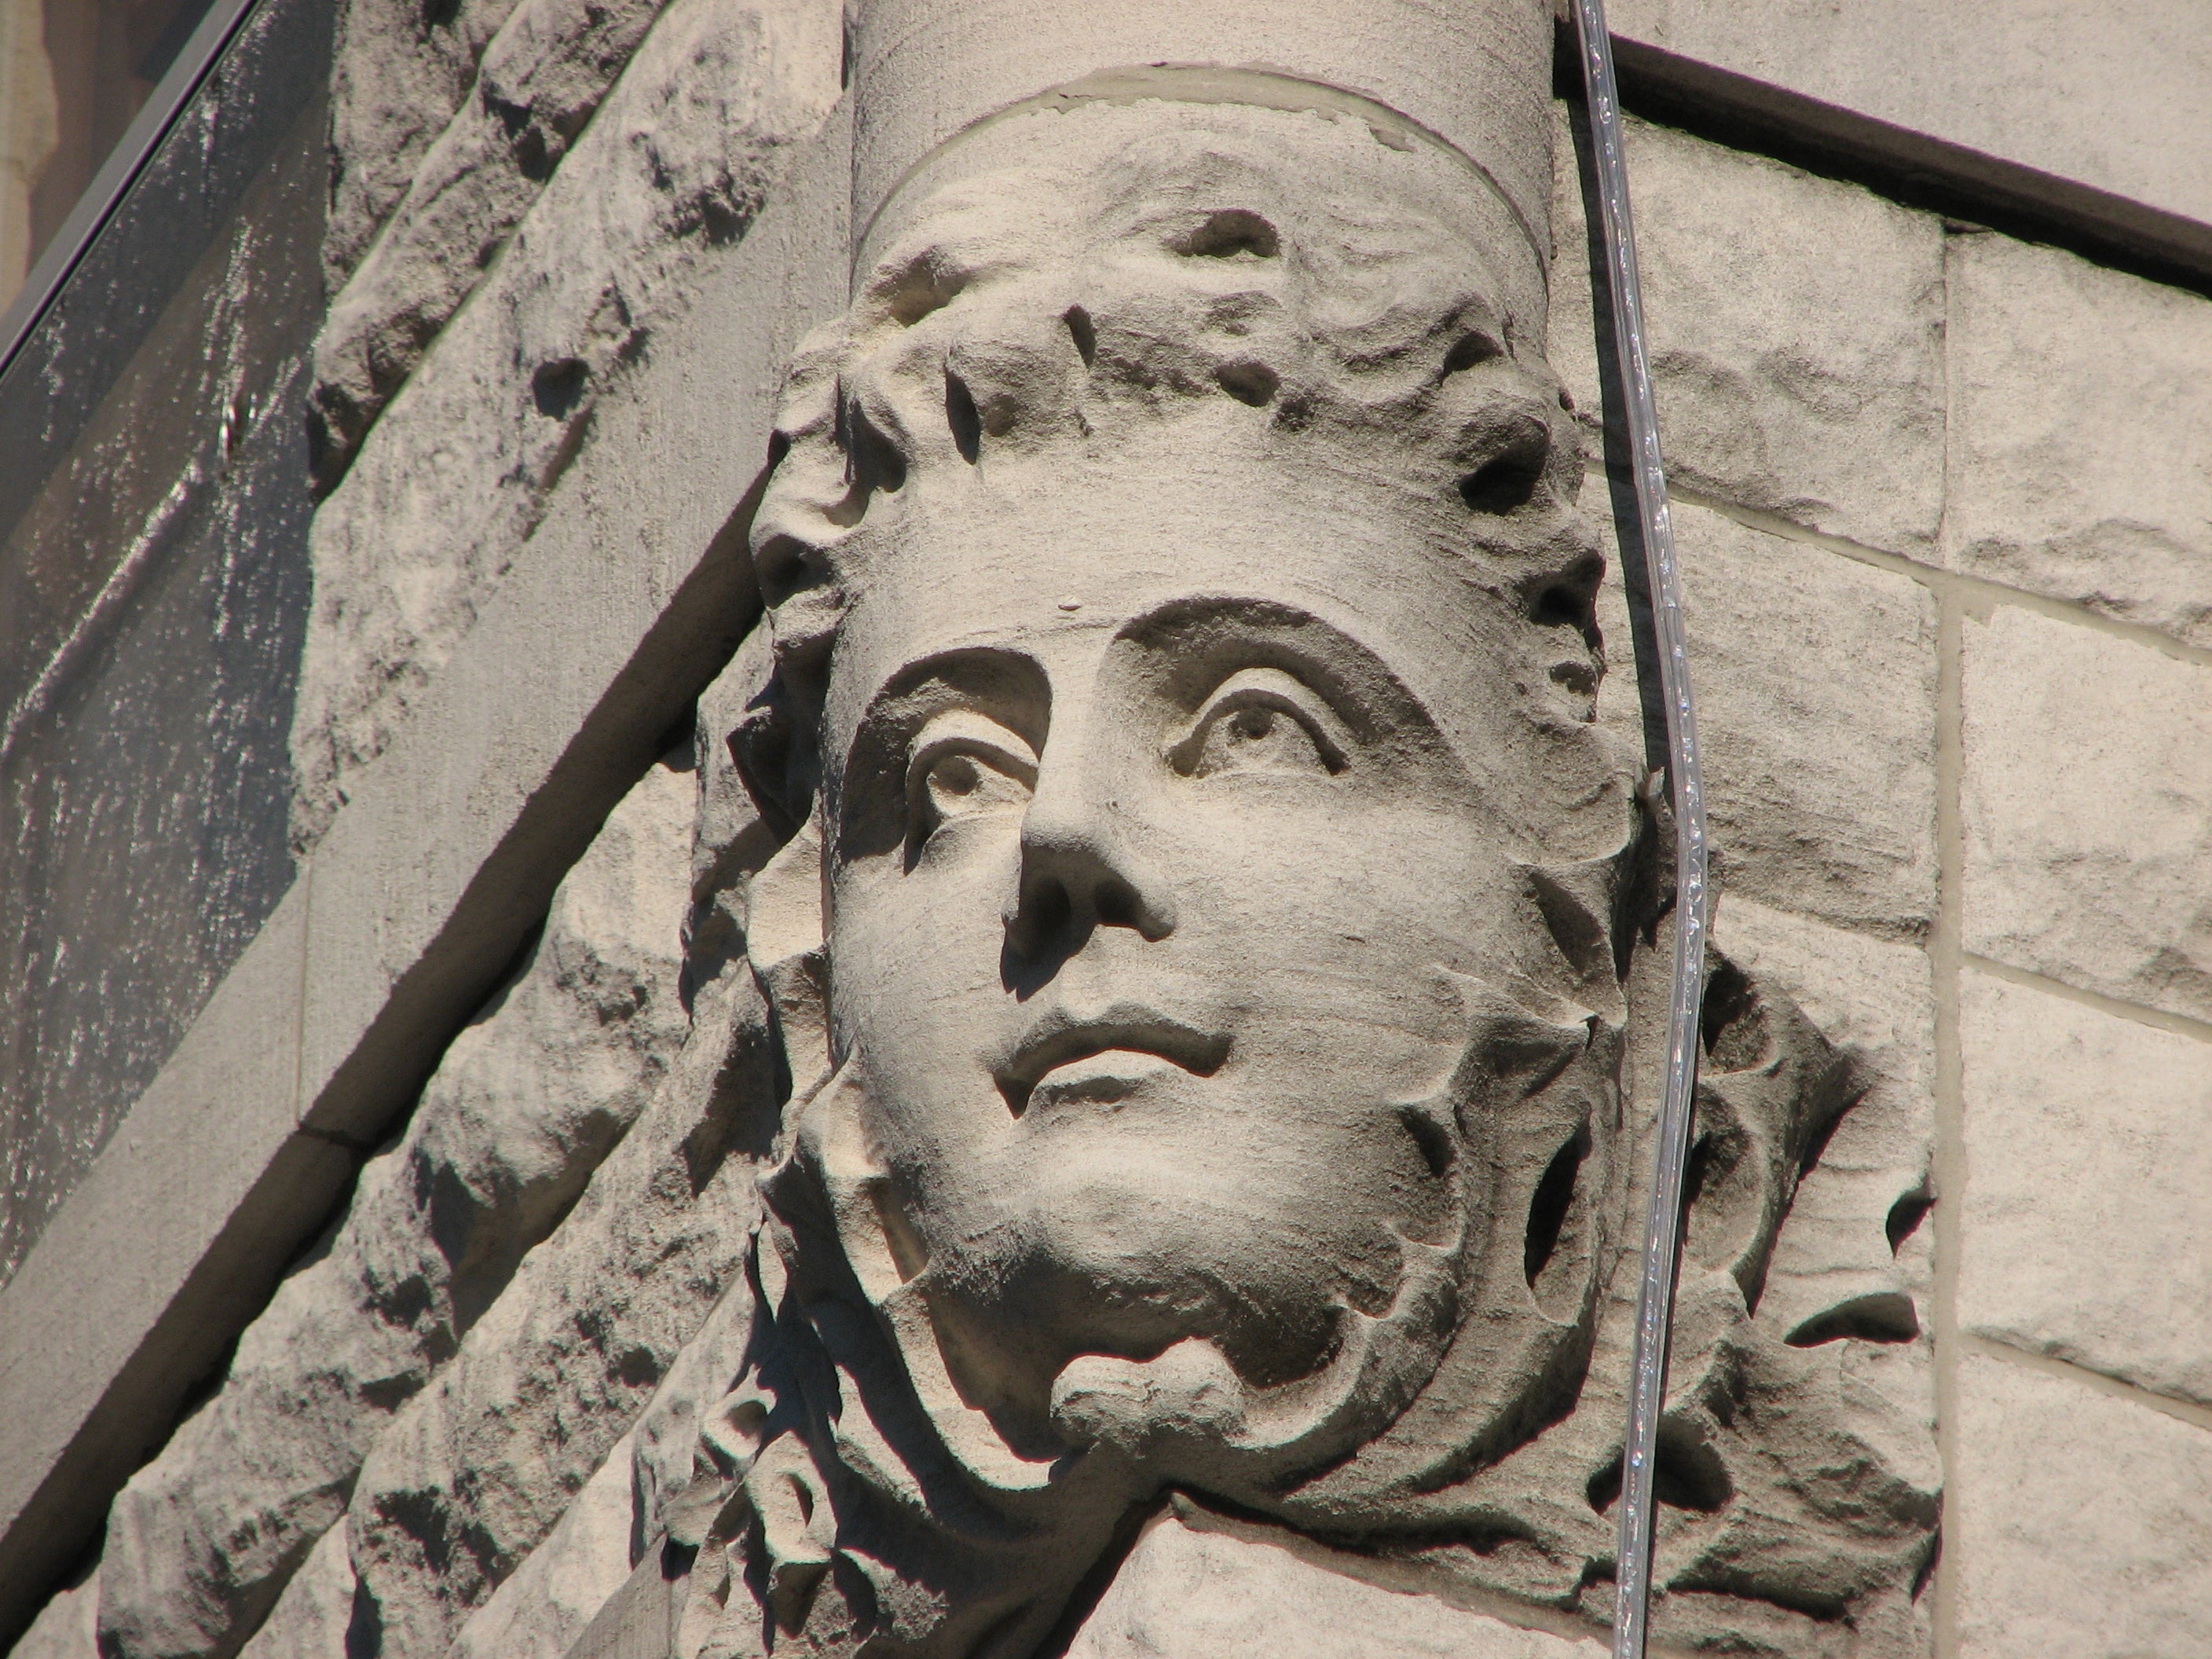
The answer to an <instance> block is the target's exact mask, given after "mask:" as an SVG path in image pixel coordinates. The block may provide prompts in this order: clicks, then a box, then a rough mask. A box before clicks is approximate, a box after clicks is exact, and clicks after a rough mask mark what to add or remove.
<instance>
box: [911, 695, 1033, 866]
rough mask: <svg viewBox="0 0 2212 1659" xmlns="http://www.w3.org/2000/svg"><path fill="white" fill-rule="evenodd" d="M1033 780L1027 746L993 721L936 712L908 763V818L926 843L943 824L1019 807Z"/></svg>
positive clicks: (960, 713) (917, 837)
mask: <svg viewBox="0 0 2212 1659" xmlns="http://www.w3.org/2000/svg"><path fill="white" fill-rule="evenodd" d="M1034 787H1036V757H1035V756H1033V755H1032V754H1031V753H1030V749H1029V745H1028V744H1025V743H1024V742H1023V741H1022V740H1021V739H1020V738H1018V737H1016V736H1015V735H1014V734H1013V733H1012V732H1009V731H1007V730H1006V728H1005V727H1004V726H1000V725H999V723H998V722H997V721H995V720H988V719H986V718H985V717H984V716H982V715H981V714H975V713H972V712H970V711H966V710H963V711H958V712H957V713H954V714H948V715H944V716H940V717H939V719H937V720H932V721H931V722H930V723H929V725H928V726H927V727H925V728H924V729H923V731H922V732H921V737H920V738H919V739H918V740H917V741H916V742H915V746H914V753H913V757H912V759H911V760H909V761H908V764H907V807H908V823H909V824H910V825H911V827H912V833H913V835H914V836H915V840H916V841H917V842H920V841H926V840H927V839H928V837H929V836H931V835H933V833H934V832H935V831H936V830H937V829H938V828H939V826H940V825H942V824H945V823H951V822H954V821H956V820H958V819H963V818H973V817H981V816H983V815H984V814H986V813H990V812H1003V811H1019V810H1020V809H1021V808H1023V807H1024V806H1026V805H1029V799H1030V791H1031V790H1032V789H1033V788H1034Z"/></svg>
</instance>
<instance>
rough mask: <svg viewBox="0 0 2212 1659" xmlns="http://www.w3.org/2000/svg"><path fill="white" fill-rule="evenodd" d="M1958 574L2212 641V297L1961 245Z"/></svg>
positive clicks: (1953, 550) (1953, 497)
mask: <svg viewBox="0 0 2212 1659" xmlns="http://www.w3.org/2000/svg"><path fill="white" fill-rule="evenodd" d="M1948 269H1949V274H1950V280H1949V289H1950V295H1951V300H1950V315H1951V325H1950V331H1949V342H1950V353H1951V359H1952V370H1951V376H1952V386H1953V393H1952V404H1951V407H1952V416H1951V432H1950V446H1951V461H1950V471H1951V487H1950V490H1949V494H1948V503H1949V512H1948V519H1947V520H1946V524H1945V537H1944V539H1945V543H1946V549H1945V555H1944V556H1945V562H1947V563H1948V564H1949V565H1950V567H1951V568H1954V569H1956V570H1962V571H1966V572H1967V573H1969V574H1973V575H1977V576H1984V577H1987V578H1988V579H1989V580H1992V581H1998V582H2002V583H2005V584H2006V585H2008V586H2014V587H2021V588H2026V589H2027V591H2028V592H2034V593H2046V594H2049V595H2050V596H2051V598H2053V599H2069V600H2072V601H2074V602H2075V603H2076V604H2079V605H2087V606H2088V607H2089V608H2090V609H2091V610H2093V611H2101V612H2103V613H2104V614H2106V615H2107V616H2111V617H2118V618H2119V619H2120V620H2121V621H2124V622H2132V623H2142V624H2143V625H2144V626H2146V627H2150V628H2157V629H2164V630H2165V631H2166V632H2167V633H2169V634H2171V635H2173V636H2174V637H2175V638H2176V639H2178V640H2181V641H2185V642H2186V643H2188V644H2191V645H2196V646H2200V647H2212V375H2208V374H2206V372H2205V366H2206V365H2207V364H2208V363H2212V300H2207V299H2206V298H2204V297H2203V295H2197V294H2191V293H2188V292H2187V291H2185V290H2184V289H2176V288H2168V287H2166V286H2164V285H2162V284H2160V283H2151V282H2146V281H2145V280H2143V279H2142V277H2140V276H2130V275H2128V274H2126V273H2124V272H2122V271H2117V270H2107V269H2106V268H2104V267H2102V266H2100V265H2094V264H2090V263H2089V262H2088V261H2087V260H2086V259H2083V258H2080V257H2079V256H2077V255H2075V254H2072V253H2068V252H2062V251H2060V250H2059V249H2057V248H2050V247H2038V246H2034V245H2033V244H2032V243H2027V242H2019V241H2015V240H2013V239H2012V238H2010V237H2008V236H1997V235H1991V234H1970V235H1963V236H1957V237H1954V238H1953V239H1952V240H1951V254H1950V259H1949V265H1948Z"/></svg>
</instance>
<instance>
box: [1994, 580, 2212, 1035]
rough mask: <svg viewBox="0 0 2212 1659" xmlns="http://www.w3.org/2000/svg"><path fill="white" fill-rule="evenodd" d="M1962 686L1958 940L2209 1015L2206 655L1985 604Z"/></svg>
mask: <svg viewBox="0 0 2212 1659" xmlns="http://www.w3.org/2000/svg"><path fill="white" fill-rule="evenodd" d="M1963 698H1964V703H1965V730H1966V755H1965V762H1966V775H1965V777H1964V779H1963V781H1962V782H1961V785H1960V812H1961V816H1962V817H1963V820H1964V825H1963V827H1964V833H1965V839H1966V861H1965V872H1964V882H1963V915H1964V922H1965V944H1966V949H1967V950H1969V951H1974V952H1976V953H1978V954H1979V955H1981V956H1984V957H1993V958H1995V959H1996V960H1997V961H1999V962H2002V963H2008V964H2010V965H2011V966H2013V967H2015V968H2025V969H2030V970H2032V971H2033V972H2036V973H2039V974H2045V975H2049V976H2050V977H2051V978H2053V979H2057V980H2063V981H2065V982H2066V983H2067V984H2069V985H2075V986H2078V987H2081V989H2083V990H2087V991H2097V992H2101V993H2103V994H2106V995H2107V996H2112V997H2118V998H2119V999H2120V1000H2123V1001H2126V1002H2136V1003H2141V1004H2143V1005H2144V1006H2148V1007H2152V1008H2163V1009H2165V1010H2166V1011H2168V1012H2172V1013H2177V1014H2185V1015H2188V1016H2190V1017H2191V1018H2197V1019H2200V1020H2201V1019H2212V665H2203V664H2201V663H2196V662H2185V661H2176V660H2175V659H2173V658H2172V657H2170V656H2167V655H2166V654H2164V653H2160V652H2159V651H2157V650H2154V649H2153V648H2151V647H2148V646H2146V645H2140V644H2136V643H2135V642H2134V641H2130V640H2125V639H2116V638H2114V637H2112V636H2111V635H2106V634H2102V633H2099V632H2097V631H2095V630H2093V629H2088V628H2081V627H2075V626H2070V625H2069V624H2067V623H2062V622H2058V621H2056V620H2053V619H2051V618H2049V617H2042V616H2039V615H2037V614H2036V613H2034V612H2033V611H2027V610H2025V609H2023V608H2021V607H2019V606H2015V605H1999V606H1997V607H1996V610H1995V611H1993V612H1992V613H1991V614H1990V616H1989V617H1988V618H1987V619H1986V620H1980V619H1977V618H1973V617H1969V618H1968V619H1967V622H1966V650H1965V679H1964V690H1963Z"/></svg>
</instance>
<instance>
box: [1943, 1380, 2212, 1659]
mask: <svg viewBox="0 0 2212 1659" xmlns="http://www.w3.org/2000/svg"><path fill="white" fill-rule="evenodd" d="M1959 1397H1960V1413H1959V1422H1958V1425H1957V1427H1956V1431H1955V1432H1954V1437H1953V1439H1952V1441H1951V1447H1950V1451H1951V1463H1952V1482H1953V1485H1952V1501H1951V1505H1950V1511H1949V1517H1948V1519H1949V1525H1948V1532H1949V1542H1948V1545H1947V1547H1946V1548H1945V1550H1944V1554H1943V1569H1944V1571H1945V1572H1946V1573H1947V1574H1951V1575H1955V1583H1956V1585H1957V1595H1958V1598H1959V1601H1958V1607H1959V1637H1958V1654H1959V1659H2021V1656H2022V1655H2026V1654H2048V1655H2053V1656H2056V1655H2060V1654H2063V1655H2065V1656H2067V1659H2142V1656H2147V1655H2153V1654H2155V1655H2158V1656H2160V1659H2166V1656H2168V1655H2172V1656H2176V1659H2179V1656H2180V1655H2183V1654H2197V1653H2207V1652H2212V1572H2208V1571H2205V1563H2206V1562H2207V1561H2212V1432H2207V1431H2205V1430H2203V1429H2199V1428H2195V1427H2192V1426H2191V1425H2189V1424H2186V1423H2181V1422H2177V1421H2175V1420H2174V1419H2172V1418H2170V1417H2166V1416H2164V1415H2162V1414H2161V1413H2158V1412H2155V1411H2153V1410H2151V1409H2149V1408H2148V1407H2143V1406H2138V1405H2136V1404H2135V1403H2133V1402H2132V1401H2128V1400H2124V1399H2116V1398H2114V1397H2113V1396H2112V1395H2107V1394H2104V1393H2101V1392H2100V1391H2098V1390H2095V1389H2090V1388H2088V1387H2086V1386H2077V1385H2075V1384H2074V1383H2069V1382H2067V1381H2066V1380H2064V1379H2063V1377H2055V1376H2048V1375H2045V1374H2044V1373H2042V1372H2040V1371H2036V1370H2029V1369H2027V1367H2025V1366H2021V1365H2013V1364H2005V1363H2003V1362H2002V1361H2000V1360H1995V1359H1989V1358H1983V1357H1981V1356H1979V1355H1977V1354H1971V1353H1970V1354H1967V1355H1966V1356H1965V1357H1964V1358H1963V1359H1962V1361H1961V1362H1960V1371H1959Z"/></svg>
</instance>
